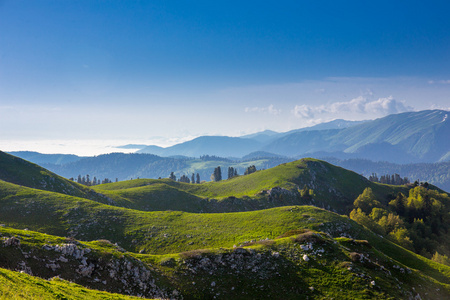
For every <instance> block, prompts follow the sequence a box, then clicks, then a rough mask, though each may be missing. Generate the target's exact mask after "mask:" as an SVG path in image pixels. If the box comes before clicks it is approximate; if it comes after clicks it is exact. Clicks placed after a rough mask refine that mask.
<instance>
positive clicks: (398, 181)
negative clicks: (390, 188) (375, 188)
mask: <svg viewBox="0 0 450 300" xmlns="http://www.w3.org/2000/svg"><path fill="white" fill-rule="evenodd" d="M369 180H370V181H372V182H378V183H385V184H392V185H404V184H408V183H410V182H409V179H408V178H407V177H404V178H401V177H400V175H398V174H393V175H389V174H386V175H381V177H380V178H378V175H377V173H372V175H370V176H369Z"/></svg>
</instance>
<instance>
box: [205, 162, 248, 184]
mask: <svg viewBox="0 0 450 300" xmlns="http://www.w3.org/2000/svg"><path fill="white" fill-rule="evenodd" d="M255 172H256V167H255V166H254V165H251V166H249V167H247V169H246V170H245V173H244V175H248V174H251V173H255ZM236 176H239V174H238V172H237V169H236V168H233V167H228V179H231V178H233V177H236ZM211 180H212V181H221V180H222V170H221V168H220V166H218V167H217V168H215V169H214V172H213V173H212V174H211Z"/></svg>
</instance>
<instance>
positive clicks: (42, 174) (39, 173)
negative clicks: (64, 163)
mask: <svg viewBox="0 0 450 300" xmlns="http://www.w3.org/2000/svg"><path fill="white" fill-rule="evenodd" d="M0 180H3V181H6V182H10V183H14V184H17V185H21V186H26V187H30V188H36V189H40V190H45V191H51V192H56V193H61V194H65V195H72V196H77V197H83V198H87V199H93V200H96V201H101V202H105V203H107V202H108V199H107V198H106V197H104V196H103V195H100V194H97V193H95V192H94V191H93V190H91V189H89V188H87V187H85V186H83V185H81V184H78V183H76V182H73V181H71V180H68V179H66V178H64V177H61V176H58V175H56V174H54V173H52V172H50V171H48V170H46V169H44V168H42V167H40V166H38V165H36V164H33V163H30V162H28V161H26V160H23V159H21V158H18V157H15V156H13V155H10V154H7V153H5V152H2V151H0Z"/></svg>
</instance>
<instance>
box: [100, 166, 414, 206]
mask: <svg viewBox="0 0 450 300" xmlns="http://www.w3.org/2000/svg"><path fill="white" fill-rule="evenodd" d="M305 184H306V185H307V186H308V187H309V188H311V189H313V190H314V193H315V196H314V201H315V202H311V203H308V204H315V205H317V206H321V207H326V208H329V209H332V210H334V211H339V212H347V210H348V208H349V207H350V206H351V204H352V203H353V201H354V199H355V198H356V197H357V196H358V195H359V194H361V193H362V191H363V190H364V189H365V188H366V187H371V188H372V190H373V191H374V193H375V194H376V195H377V196H378V198H379V199H381V200H382V201H385V202H387V201H388V199H392V198H394V197H395V196H394V195H396V193H397V192H399V191H402V192H406V190H407V189H406V188H405V187H398V186H388V185H381V184H375V183H372V182H369V181H368V180H367V179H365V178H364V177H362V176H360V175H358V174H356V173H354V172H351V171H348V170H345V169H343V168H340V167H336V166H333V165H331V164H329V163H326V162H323V161H320V160H315V159H302V160H299V161H295V162H291V163H286V164H282V165H280V166H277V167H274V168H271V169H268V170H263V171H257V172H256V173H253V174H250V175H246V176H238V177H235V178H232V179H229V180H222V181H220V182H207V183H202V184H185V183H179V182H174V181H171V180H169V179H161V180H154V179H140V180H131V181H122V182H118V183H112V184H106V185H100V186H96V187H95V190H96V191H97V192H99V193H104V194H105V195H107V196H108V197H110V198H112V199H114V200H115V201H117V203H120V205H123V206H125V207H130V208H134V209H140V210H162V209H172V210H182V211H186V210H185V209H186V208H188V209H189V210H187V211H191V212H196V211H213V210H208V207H207V206H208V205H205V203H203V202H202V201H201V200H202V199H205V198H213V199H218V200H219V201H220V200H227V201H230V199H227V198H229V197H236V198H237V199H238V200H245V201H246V202H251V201H250V199H248V198H252V199H254V200H257V202H260V204H261V205H262V207H258V206H257V205H256V208H253V209H261V208H268V207H273V206H282V205H292V204H304V203H302V202H301V199H300V197H299V193H298V189H301V188H303V186H304V185H305ZM274 187H281V188H284V189H287V190H289V191H291V192H293V194H292V195H293V196H291V199H289V201H287V199H275V201H273V200H274V199H269V197H268V195H264V192H263V191H268V190H270V189H271V188H274ZM176 190H178V191H176ZM165 191H167V193H165ZM283 200H284V201H283ZM185 201H186V202H185ZM245 201H244V202H245ZM286 201H287V202H286ZM235 202H236V201H235ZM241 202H242V201H241ZM284 202H286V203H284ZM232 207H233V208H234V209H236V210H250V209H252V208H251V207H250V209H248V208H247V209H246V207H245V205H244V206H241V207H240V206H239V205H236V203H235V204H234V205H233V206H232ZM222 209H224V210H223V211H229V210H226V208H222Z"/></svg>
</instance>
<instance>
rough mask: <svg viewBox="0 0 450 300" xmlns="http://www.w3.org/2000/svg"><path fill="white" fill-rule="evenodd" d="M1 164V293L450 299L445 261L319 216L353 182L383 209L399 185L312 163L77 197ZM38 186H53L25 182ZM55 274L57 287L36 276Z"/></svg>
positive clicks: (142, 182)
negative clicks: (368, 190)
mask: <svg viewBox="0 0 450 300" xmlns="http://www.w3.org/2000/svg"><path fill="white" fill-rule="evenodd" d="M2 164H3V166H5V167H4V168H3V169H2V170H3V171H2V172H3V175H2V176H3V177H2V178H4V179H7V180H11V181H16V183H12V182H7V181H5V180H0V224H1V225H0V268H5V269H8V270H11V271H8V270H4V269H1V270H0V275H1V276H0V282H1V283H2V284H3V283H4V286H6V287H7V289H6V292H5V293H4V294H3V295H2V294H0V295H2V296H4V297H8V295H9V294H11V293H13V292H15V291H16V290H17V288H18V287H22V288H21V290H22V291H24V293H25V296H24V297H27V295H32V296H30V297H34V295H39V296H41V295H42V297H44V298H45V297H50V298H60V299H61V298H62V299H64V298H67V299H71V298H70V297H69V296H66V295H67V293H68V292H69V291H73V292H72V294H73V295H74V296H73V297H74V298H75V297H78V295H80V294H81V295H82V293H86V295H87V296H86V298H88V297H90V296H91V294H89V293H91V291H90V290H88V289H87V288H91V289H95V290H103V291H107V292H112V293H120V294H124V295H135V296H142V297H147V298H174V299H181V298H184V299H205V298H207V299H211V298H214V297H215V298H216V299H230V298H233V299H255V298H275V299H278V298H279V297H280V295H282V296H283V299H299V298H300V299H303V298H304V299H324V298H339V299H392V298H399V299H405V298H406V299H407V298H411V297H413V298H414V297H416V296H417V295H420V297H421V298H422V299H446V298H449V297H450V267H448V266H445V265H442V264H439V263H436V262H433V261H431V260H428V259H426V258H424V257H422V256H420V255H418V254H415V253H413V252H410V251H408V250H406V249H404V248H402V247H400V246H398V245H396V244H394V243H392V242H391V241H390V240H388V239H386V238H384V237H383V236H380V235H378V234H375V233H373V232H371V231H370V230H368V229H367V228H365V227H363V226H361V225H359V224H357V223H356V222H355V221H353V220H351V219H350V218H348V217H347V216H344V215H339V214H337V213H334V212H331V211H329V210H336V211H339V212H341V213H343V212H345V213H348V210H349V209H350V208H351V207H352V203H353V200H354V199H355V198H356V197H357V196H358V195H359V194H360V193H362V191H363V190H364V189H365V188H367V187H371V189H372V190H373V191H374V194H376V197H377V199H379V200H380V202H382V203H383V205H387V203H388V201H389V200H391V199H392V198H393V197H395V195H396V194H397V193H398V192H399V191H401V192H404V193H407V192H408V187H405V186H403V187H399V186H398V187H396V186H389V185H382V184H375V183H371V182H369V181H368V180H366V179H365V178H364V177H362V176H360V175H358V174H356V173H354V172H351V171H347V170H345V169H342V168H339V167H335V166H333V165H331V164H329V163H326V162H323V161H320V160H315V159H303V160H300V161H296V162H292V163H287V164H283V165H280V166H278V167H275V168H272V169H268V170H262V171H257V172H255V173H252V174H250V175H246V176H238V177H235V178H232V179H230V180H224V181H221V182H209V183H202V184H185V183H179V182H175V181H172V180H169V179H161V180H154V179H139V180H137V179H136V180H130V181H123V182H117V183H111V184H105V185H99V186H96V187H95V191H93V190H91V189H89V188H87V187H80V188H81V189H80V190H79V192H77V193H79V196H78V195H76V193H71V194H69V193H65V192H66V189H60V190H58V189H57V188H55V186H56V187H59V186H60V185H61V186H64V184H66V181H65V180H64V179H63V178H60V177H57V176H56V175H54V174H52V173H51V172H48V171H46V170H44V169H41V168H39V167H38V166H36V165H33V164H30V163H27V162H24V161H22V160H20V159H16V158H14V157H11V156H7V155H6V156H2ZM39 174H40V175H39ZM39 176H42V177H41V178H40V177H39ZM45 176H47V177H45ZM42 178H55V179H47V180H48V181H49V182H53V181H54V182H59V181H58V180H61V181H60V182H61V183H60V184H59V185H53V186H52V188H48V185H41V186H39V183H40V182H41V181H42ZM36 180H37V181H36ZM18 182H20V185H19V184H17V183H18ZM36 182H37V183H38V184H37V183H36ZM69 183H72V182H70V181H69ZM25 185H30V186H31V187H27V186H25ZM305 185H306V186H307V188H306V191H308V193H307V194H305V193H304V191H305V190H304V186H305ZM35 187H40V189H38V188H35ZM77 187H79V185H77V184H74V188H77ZM44 188H47V189H44ZM309 189H311V192H310V191H309ZM73 194H75V195H73ZM90 195H97V196H98V197H99V198H100V199H107V201H104V202H105V203H102V201H100V200H98V199H95V197H94V199H90V198H89V196H90ZM108 203H109V204H113V205H109V204H108ZM442 203H443V205H447V203H446V202H445V203H444V202H442ZM292 204H296V205H292ZM308 204H314V205H316V206H320V207H325V208H327V209H329V210H325V209H323V208H319V207H316V206H311V205H308ZM267 207H271V208H268V209H262V208H267ZM183 210H185V211H183ZM201 211H202V212H201ZM206 211H214V213H205V212H206ZM224 211H235V212H227V213H224ZM12 271H19V272H20V271H21V272H24V273H28V274H32V275H33V276H37V277H30V276H28V275H25V274H21V273H17V272H12ZM55 276H57V277H58V278H61V279H63V280H61V279H53V280H50V281H45V280H43V279H39V278H38V277H41V278H45V279H49V278H54V277H55ZM65 280H67V281H70V282H75V283H76V284H79V285H81V286H82V287H86V289H84V288H81V290H79V288H80V286H77V285H74V284H71V283H68V282H66V281H65ZM64 289H65V290H64ZM63 290H64V291H63ZM65 291H67V292H65ZM8 293H9V294H8ZM92 293H94V294H92V295H93V296H92V297H95V295H96V294H95V293H96V292H95V291H92ZM98 293H99V294H98V295H99V296H98V298H101V297H103V296H104V297H111V298H112V299H114V297H116V295H109V294H101V293H100V292H98ZM117 297H119V296H117ZM75 299H76V298H75ZM118 299H119V298H118Z"/></svg>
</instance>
